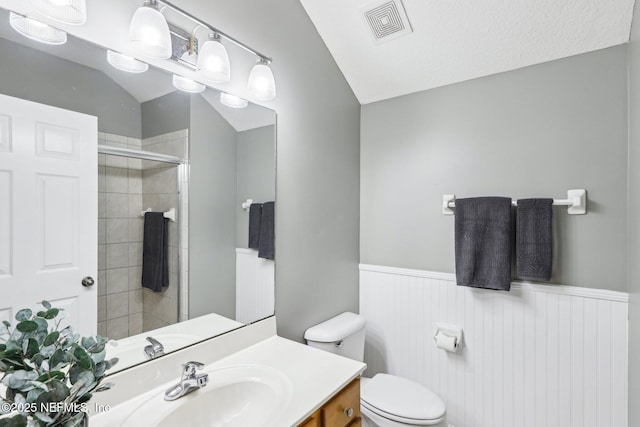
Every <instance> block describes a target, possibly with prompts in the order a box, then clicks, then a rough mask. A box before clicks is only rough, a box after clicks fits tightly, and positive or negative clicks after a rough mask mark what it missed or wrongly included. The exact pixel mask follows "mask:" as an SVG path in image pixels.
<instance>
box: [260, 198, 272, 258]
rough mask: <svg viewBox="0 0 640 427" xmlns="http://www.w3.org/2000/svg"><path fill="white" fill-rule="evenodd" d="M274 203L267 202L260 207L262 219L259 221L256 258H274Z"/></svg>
mask: <svg viewBox="0 0 640 427" xmlns="http://www.w3.org/2000/svg"><path fill="white" fill-rule="evenodd" d="M275 208H276V204H275V202H267V203H264V204H263V205H262V218H261V220H260V245H259V247H258V257H260V258H265V259H275V256H276V241H275V240H276V233H275V224H276V212H275V210H276V209H275Z"/></svg>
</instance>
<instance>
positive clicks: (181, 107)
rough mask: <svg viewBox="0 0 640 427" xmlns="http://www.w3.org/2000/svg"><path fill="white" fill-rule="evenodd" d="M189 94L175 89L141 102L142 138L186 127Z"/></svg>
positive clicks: (187, 125)
mask: <svg viewBox="0 0 640 427" xmlns="http://www.w3.org/2000/svg"><path fill="white" fill-rule="evenodd" d="M190 110H191V95H190V94H187V93H184V92H180V91H178V90H176V91H175V92H171V93H169V94H167V95H164V96H160V97H158V98H156V99H152V100H151V101H147V102H143V103H142V138H152V137H154V136H157V135H163V134H165V133H170V132H175V131H177V130H182V129H188V128H189V123H190V120H191V119H190V116H191V114H190Z"/></svg>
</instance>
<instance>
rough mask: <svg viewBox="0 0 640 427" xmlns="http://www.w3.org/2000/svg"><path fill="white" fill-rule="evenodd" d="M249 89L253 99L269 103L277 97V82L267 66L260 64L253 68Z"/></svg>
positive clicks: (250, 74)
mask: <svg viewBox="0 0 640 427" xmlns="http://www.w3.org/2000/svg"><path fill="white" fill-rule="evenodd" d="M247 89H248V90H249V94H251V96H252V97H253V98H255V99H259V100H261V101H269V100H270V99H273V98H275V97H276V81H275V79H274V78H273V73H272V72H271V68H269V66H268V65H267V64H265V63H264V62H259V63H257V64H256V65H254V66H253V68H252V69H251V72H250V73H249V82H248V83H247Z"/></svg>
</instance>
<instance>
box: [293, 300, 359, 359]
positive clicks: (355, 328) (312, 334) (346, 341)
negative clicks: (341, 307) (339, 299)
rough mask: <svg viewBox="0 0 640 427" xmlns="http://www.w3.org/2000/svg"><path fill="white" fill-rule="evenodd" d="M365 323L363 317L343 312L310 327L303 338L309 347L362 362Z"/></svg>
mask: <svg viewBox="0 0 640 427" xmlns="http://www.w3.org/2000/svg"><path fill="white" fill-rule="evenodd" d="M365 325H366V321H365V320H364V317H362V316H360V315H358V314H355V313H350V312H345V313H342V314H339V315H337V316H336V317H332V318H331V319H329V320H326V321H324V322H322V323H319V324H317V325H315V326H312V327H310V328H309V329H307V330H306V331H305V333H304V338H305V340H307V345H310V346H311V347H316V348H319V349H321V350H325V351H329V352H331V353H335V354H339V355H341V356H344V357H348V358H350V359H354V360H358V361H360V362H362V360H363V359H364V335H365Z"/></svg>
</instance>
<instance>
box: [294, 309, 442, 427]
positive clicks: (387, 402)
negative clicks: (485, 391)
mask: <svg viewBox="0 0 640 427" xmlns="http://www.w3.org/2000/svg"><path fill="white" fill-rule="evenodd" d="M365 325H366V322H365V320H364V317H362V316H360V315H358V314H355V313H349V312H346V313H342V314H339V315H338V316H336V317H333V318H331V319H329V320H327V321H325V322H322V323H320V324H318V325H315V326H312V327H311V328H309V329H307V330H306V332H305V334H304V338H305V339H306V340H307V344H308V345H310V346H312V347H316V348H320V349H322V350H325V351H329V352H331V353H335V354H339V355H341V356H345V357H349V358H351V359H355V360H360V361H362V360H363V358H364V357H363V356H364V337H365ZM360 409H361V412H362V418H363V423H362V425H363V426H364V427H406V426H432V427H446V426H447V423H446V409H445V406H444V402H443V401H442V399H440V397H438V396H437V395H436V394H435V393H433V392H432V391H431V390H429V389H428V388H426V387H424V386H423V385H421V384H418V383H416V382H414V381H411V380H409V379H406V378H402V377H399V376H397V375H389V374H377V375H375V376H374V377H373V378H364V377H363V378H361V380H360Z"/></svg>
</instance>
